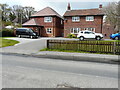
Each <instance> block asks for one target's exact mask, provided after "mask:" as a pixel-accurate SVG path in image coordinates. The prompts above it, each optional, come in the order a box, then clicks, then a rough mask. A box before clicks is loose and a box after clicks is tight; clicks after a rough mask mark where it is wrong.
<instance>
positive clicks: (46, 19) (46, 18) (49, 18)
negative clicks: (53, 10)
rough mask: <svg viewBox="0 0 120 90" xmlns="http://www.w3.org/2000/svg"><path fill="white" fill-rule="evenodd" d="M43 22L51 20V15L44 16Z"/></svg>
mask: <svg viewBox="0 0 120 90" xmlns="http://www.w3.org/2000/svg"><path fill="white" fill-rule="evenodd" d="M44 22H52V17H44Z"/></svg>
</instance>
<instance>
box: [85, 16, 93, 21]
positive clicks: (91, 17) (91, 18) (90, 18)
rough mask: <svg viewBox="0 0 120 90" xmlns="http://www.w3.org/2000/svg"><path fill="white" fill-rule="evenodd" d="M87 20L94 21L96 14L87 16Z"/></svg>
mask: <svg viewBox="0 0 120 90" xmlns="http://www.w3.org/2000/svg"><path fill="white" fill-rule="evenodd" d="M86 21H94V16H86Z"/></svg>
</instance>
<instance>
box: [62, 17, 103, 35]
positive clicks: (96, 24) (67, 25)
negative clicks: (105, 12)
mask: <svg viewBox="0 0 120 90" xmlns="http://www.w3.org/2000/svg"><path fill="white" fill-rule="evenodd" d="M64 18H65V21H64V37H66V36H67V35H68V34H70V29H71V28H81V30H83V29H84V28H89V27H91V28H95V32H97V33H102V29H101V26H102V22H103V16H94V21H86V16H81V17H80V21H79V22H72V17H64ZM66 19H67V20H66Z"/></svg>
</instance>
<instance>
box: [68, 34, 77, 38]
mask: <svg viewBox="0 0 120 90" xmlns="http://www.w3.org/2000/svg"><path fill="white" fill-rule="evenodd" d="M67 37H68V38H76V35H74V34H68V35H67Z"/></svg>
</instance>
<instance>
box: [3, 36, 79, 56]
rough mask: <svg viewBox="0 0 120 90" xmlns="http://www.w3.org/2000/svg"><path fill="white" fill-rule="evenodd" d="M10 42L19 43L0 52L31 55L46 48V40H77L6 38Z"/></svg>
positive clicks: (60, 38)
mask: <svg viewBox="0 0 120 90" xmlns="http://www.w3.org/2000/svg"><path fill="white" fill-rule="evenodd" d="M7 39H12V40H17V41H19V42H20V43H19V44H16V45H14V46H9V47H4V48H2V52H8V53H10V52H12V53H21V54H33V53H38V52H39V50H40V49H43V48H46V47H47V46H46V45H47V44H46V40H48V39H54V40H78V39H69V38H62V37H58V38H51V37H50V38H49V37H47V38H46V37H45V38H43V37H42V38H38V39H30V38H17V37H15V38H7Z"/></svg>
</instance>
